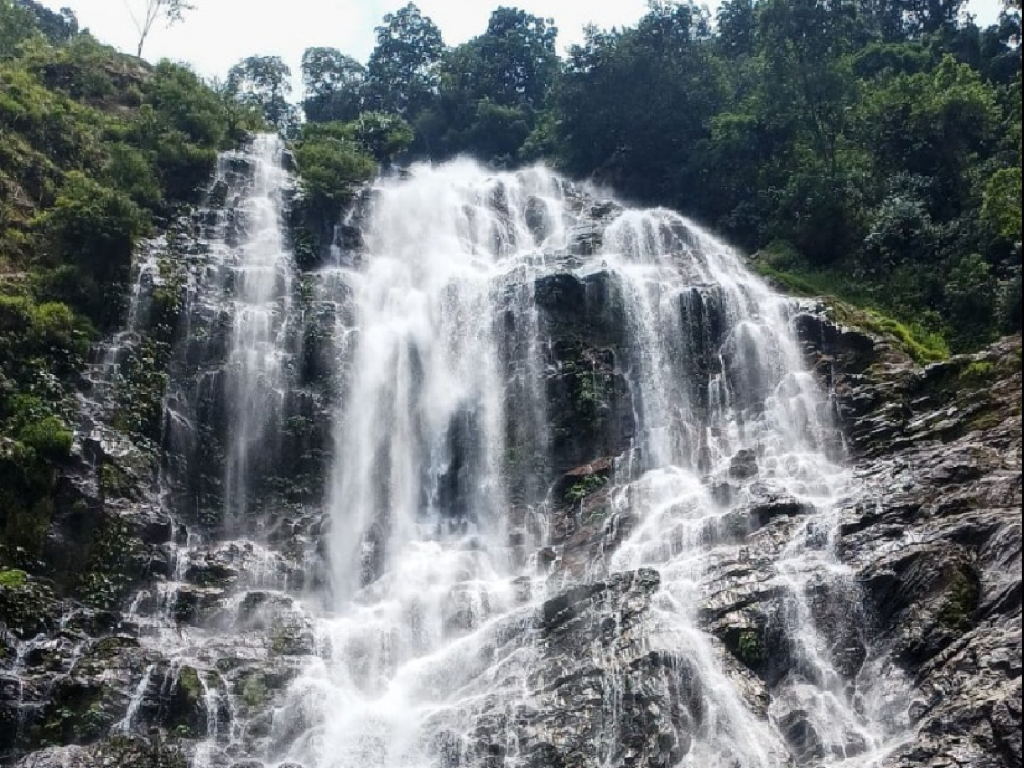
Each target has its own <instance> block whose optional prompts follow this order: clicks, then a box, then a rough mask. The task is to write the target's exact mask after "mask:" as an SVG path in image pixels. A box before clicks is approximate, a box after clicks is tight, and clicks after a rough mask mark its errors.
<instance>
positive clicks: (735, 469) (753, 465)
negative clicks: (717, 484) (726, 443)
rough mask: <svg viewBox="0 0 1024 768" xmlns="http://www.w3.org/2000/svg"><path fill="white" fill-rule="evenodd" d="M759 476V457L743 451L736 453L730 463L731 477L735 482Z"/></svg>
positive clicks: (751, 452) (748, 451)
mask: <svg viewBox="0 0 1024 768" xmlns="http://www.w3.org/2000/svg"><path fill="white" fill-rule="evenodd" d="M756 474H757V455H756V454H755V453H754V451H751V450H747V449H743V450H740V451H737V452H736V455H735V456H733V457H732V461H730V462H729V477H732V478H733V479H735V480H749V479H750V478H752V477H754V476H755V475H756Z"/></svg>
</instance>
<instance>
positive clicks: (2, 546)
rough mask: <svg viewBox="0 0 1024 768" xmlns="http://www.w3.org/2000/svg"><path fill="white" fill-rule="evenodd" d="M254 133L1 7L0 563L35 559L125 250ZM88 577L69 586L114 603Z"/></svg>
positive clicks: (160, 307) (48, 19) (160, 306)
mask: <svg viewBox="0 0 1024 768" xmlns="http://www.w3.org/2000/svg"><path fill="white" fill-rule="evenodd" d="M157 5H158V6H161V7H163V8H164V9H165V10H166V9H167V8H169V7H170V6H167V4H166V3H158V4H157ZM171 5H173V4H171ZM181 7H182V8H183V7H184V5H182V6H181ZM261 125H262V119H261V118H260V117H259V116H258V113H257V112H255V111H253V110H251V109H249V108H248V107H246V106H245V105H244V104H242V103H240V102H239V101H237V100H236V99H234V98H231V97H230V95H229V94H227V93H224V92H219V91H217V90H214V89H213V88H211V87H210V86H208V85H207V84H205V83H204V82H203V81H202V80H201V79H200V78H199V77H197V76H196V75H195V74H194V73H193V72H191V71H190V70H188V69H187V68H185V67H182V66H179V65H177V64H171V63H169V62H161V63H159V64H157V65H156V66H149V65H147V64H145V63H144V62H142V61H140V60H138V59H135V58H131V57H128V56H124V55H122V54H119V53H117V52H116V51H114V50H113V49H111V48H109V47H106V46H103V45H101V44H100V43H98V42H97V41H96V40H94V39H93V38H92V37H91V36H89V35H88V34H87V33H81V32H79V29H78V23H77V21H76V19H75V18H74V15H73V14H71V13H70V12H69V11H62V12H61V13H59V14H57V13H53V12H51V11H48V10H47V9H45V8H44V7H43V6H41V5H40V4H38V3H36V2H33V0H0V565H3V566H16V567H29V566H30V565H32V564H34V563H35V562H36V558H37V557H38V556H39V554H40V551H41V547H42V544H43V541H44V537H45V534H46V531H47V528H48V526H49V524H50V520H51V518H52V516H53V515H54V514H55V513H56V512H57V511H58V510H57V509H56V507H55V505H56V503H57V502H56V501H55V498H54V497H55V487H56V486H55V484H56V478H57V473H58V471H59V468H60V466H61V465H62V464H63V463H65V462H66V461H67V460H68V457H69V456H70V454H71V451H72V445H73V439H74V435H73V432H72V425H73V423H74V420H75V415H76V409H77V402H76V399H75V393H76V389H77V388H78V387H79V386H80V380H79V376H80V373H81V370H82V368H83V367H84V363H85V360H86V355H87V354H88V352H89V347H90V344H91V342H92V341H93V340H94V339H95V338H96V336H97V333H98V332H103V331H107V330H109V329H110V328H112V327H116V326H117V325H118V324H120V323H121V321H122V315H123V311H124V306H125V304H124V297H125V293H126V291H125V287H126V284H127V281H128V279H129V277H130V274H129V273H130V270H131V260H132V254H133V252H134V251H135V248H136V246H137V244H138V243H139V241H140V240H141V239H142V238H144V237H147V236H149V235H151V234H152V233H153V232H154V231H155V230H156V228H157V227H162V226H164V225H166V224H167V223H168V222H170V221H172V220H173V219H174V218H175V217H177V216H178V215H179V214H180V213H181V211H182V210H183V208H184V207H185V206H188V205H189V204H191V203H193V202H195V201H197V200H198V199H199V196H200V195H201V194H202V190H203V189H204V188H205V186H206V185H207V184H208V183H209V178H210V175H211V173H212V171H213V168H214V164H215V162H216V157H217V152H218V151H219V150H221V149H223V148H226V147H230V146H233V145H234V144H236V143H237V142H238V140H239V139H240V138H241V137H242V136H243V135H244V133H245V131H246V130H249V129H252V128H258V127H260V126H261ZM171 271H172V272H174V271H175V270H171ZM166 292H167V295H166V296H163V295H160V292H159V291H158V295H156V296H154V305H155V306H154V327H155V328H156V331H155V332H154V341H153V345H152V346H153V348H152V349H150V348H145V349H143V350H141V351H140V352H139V353H138V355H137V356H138V357H139V358H140V359H139V360H136V361H134V364H133V365H129V366H128V367H127V368H128V379H129V382H128V383H129V384H130V386H129V387H126V394H125V397H126V398H127V399H128V400H130V402H128V403H126V404H125V406H124V407H123V408H122V409H121V415H120V416H119V419H120V420H121V421H122V422H123V424H122V426H123V427H124V428H125V429H126V430H127V431H130V432H132V433H134V434H137V435H143V436H149V437H152V436H153V435H154V434H156V433H157V432H158V429H159V413H155V412H154V411H155V409H154V405H153V404H154V402H155V403H157V405H158V404H159V401H160V398H161V397H162V394H163V386H164V379H163V374H162V368H163V366H164V365H165V364H166V357H167V354H169V352H168V347H167V342H168V341H169V337H170V335H171V330H170V329H171V328H172V326H173V320H174V312H175V311H176V309H177V306H176V304H177V301H178V298H177V286H173V285H168V286H167V289H166ZM114 479H115V478H113V477H112V476H110V474H109V469H108V470H106V474H105V475H104V477H103V478H102V480H103V481H104V482H105V490H106V491H108V492H119V491H118V488H117V486H119V485H120V484H119V483H116V482H113V481H114ZM100 570H102V568H101V567H100V566H99V565H97V568H96V569H95V571H96V572H90V573H87V574H84V575H83V576H82V579H83V583H84V582H85V581H88V582H89V589H90V591H91V592H94V593H96V594H97V595H98V594H99V593H104V594H107V595H109V594H116V593H117V590H118V588H119V585H114V586H113V587H111V586H110V585H108V584H106V582H105V581H104V578H103V577H102V574H100V573H99V571H100Z"/></svg>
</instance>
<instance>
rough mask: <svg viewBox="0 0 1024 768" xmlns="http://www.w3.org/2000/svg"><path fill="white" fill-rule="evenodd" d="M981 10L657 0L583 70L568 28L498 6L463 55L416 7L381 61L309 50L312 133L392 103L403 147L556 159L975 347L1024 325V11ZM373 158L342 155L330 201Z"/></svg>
mask: <svg viewBox="0 0 1024 768" xmlns="http://www.w3.org/2000/svg"><path fill="white" fill-rule="evenodd" d="M963 6H964V3H963V1H962V0H941V1H940V2H919V1H918V0H758V2H754V1H753V0H725V1H724V2H723V3H721V5H720V6H719V9H718V13H717V15H716V16H715V17H714V18H712V17H711V16H710V15H709V13H708V12H707V10H706V9H705V8H704V7H702V6H698V5H695V4H692V3H676V2H661V1H655V2H652V3H651V5H650V10H649V12H648V13H647V14H646V15H645V16H644V17H643V18H642V19H641V20H640V21H639V22H638V23H637V24H636V25H635V26H634V27H629V28H623V29H614V30H599V29H595V28H592V29H590V30H589V31H588V32H587V36H586V40H585V42H584V44H583V45H579V46H574V47H573V48H571V50H570V51H569V52H568V56H567V58H566V59H565V60H559V59H558V57H557V56H556V48H555V35H556V30H555V28H554V27H553V26H552V23H551V21H550V20H544V19H540V18H538V17H536V16H532V15H530V14H527V13H525V12H523V11H520V10H517V9H513V8H498V9H497V10H496V11H494V13H493V14H492V16H491V19H490V22H489V24H488V26H487V29H486V30H485V31H484V32H483V34H481V35H479V36H478V37H475V38H473V39H472V40H470V41H468V42H466V43H464V44H462V45H459V46H455V47H446V46H445V45H444V43H443V41H442V39H441V35H440V33H439V31H438V29H437V27H436V26H435V25H434V24H433V23H432V22H431V21H430V19H428V18H426V17H425V16H423V14H422V13H421V12H420V11H419V9H417V8H416V6H414V5H412V4H410V5H408V6H406V7H405V8H403V9H401V10H400V11H398V12H396V13H394V14H389V15H388V16H386V17H385V18H384V21H383V24H382V25H381V26H380V27H379V28H378V29H377V46H376V48H375V49H374V51H373V53H372V54H371V56H370V59H369V61H368V63H367V65H366V66H364V65H362V64H361V63H359V62H358V61H356V60H354V59H352V58H351V57H349V56H346V55H345V54H343V53H341V52H340V51H337V50H335V49H332V48H311V49H309V50H308V51H307V52H306V55H305V57H304V58H303V62H302V80H303V83H304V86H305V97H304V99H303V102H302V107H303V111H304V115H305V120H306V121H307V123H306V124H307V127H306V128H304V129H303V133H304V134H305V135H307V136H308V135H311V134H309V131H310V129H309V127H308V126H309V124H316V123H329V122H336V123H349V124H350V123H352V121H354V120H356V119H357V118H358V117H359V115H360V114H361V113H365V112H372V113H374V114H378V115H379V114H381V113H383V114H390V115H392V116H394V117H395V118H400V119H401V120H403V121H405V123H407V124H408V126H410V127H411V128H412V136H411V140H410V141H409V142H408V146H409V148H408V151H407V152H405V153H404V155H402V157H403V159H409V158H417V157H419V158H422V157H426V158H430V159H438V160H439V159H444V158H447V157H451V156H453V155H455V154H459V153H468V154H472V155H475V156H477V157H479V158H480V159H482V160H484V161H485V162H489V163H492V164H494V165H496V166H509V165H513V164H516V163H522V162H527V161H531V160H544V161H547V162H550V163H552V164H554V165H556V166H557V167H559V168H561V169H563V170H564V171H566V172H567V173H568V174H570V175H571V176H575V177H579V178H593V179H595V180H597V181H599V182H604V183H608V184H610V185H612V186H613V187H614V188H615V189H616V190H618V192H619V193H620V194H622V195H623V196H625V197H626V198H628V199H634V200H637V201H640V202H644V203H649V204H659V205H667V206H671V207H674V208H678V209H680V210H682V211H684V212H687V213H688V214H690V215H692V216H694V217H695V218H697V219H698V220H700V221H702V222H705V223H707V224H708V225H710V226H711V227H713V228H714V229H716V230H719V231H722V232H724V233H725V234H726V236H727V237H729V238H730V239H732V240H733V241H734V242H736V243H737V244H738V245H740V246H741V247H743V248H744V249H747V250H749V251H757V252H758V259H757V261H756V263H757V264H758V265H759V266H760V268H761V269H762V270H763V271H765V272H767V273H770V274H772V275H774V276H776V277H778V278H779V279H781V280H784V281H785V282H787V284H788V285H789V286H790V287H803V288H804V289H806V290H810V291H814V292H831V293H836V294H839V295H841V296H843V297H845V298H848V299H851V300H854V301H855V302H857V303H861V304H867V305H874V306H876V307H879V308H881V309H884V310H886V311H887V312H888V313H890V314H893V315H896V316H897V317H900V318H901V319H903V320H906V321H908V322H909V323H912V324H913V325H915V326H916V327H917V329H918V331H919V332H920V333H922V335H926V336H927V335H930V336H932V337H933V340H935V342H936V343H938V344H940V345H941V344H942V338H943V337H944V338H945V339H946V341H948V344H949V346H950V347H952V348H953V349H954V350H960V349H969V348H973V347H976V346H977V345H979V344H981V343H984V342H985V341H988V340H991V339H992V338H994V337H995V336H996V335H997V334H999V333H1002V332H1008V331H1014V330H1019V329H1020V323H1021V312H1020V295H1021V283H1020V242H1021V74H1020V72H1021V67H1020V61H1021V59H1020V48H1019V43H1020V4H1019V2H1011V3H1010V4H1009V5H1008V7H1007V8H1006V11H1005V12H1004V13H1003V15H1002V16H1001V18H1000V20H999V23H998V24H996V25H994V26H992V27H989V28H987V29H981V28H979V27H978V26H976V25H975V24H974V23H973V22H972V21H971V20H970V18H968V17H966V16H965V15H964V13H963ZM281 80H282V82H286V81H287V73H282V74H281ZM278 114H280V109H279V108H278V106H275V101H274V100H273V99H271V100H268V102H267V116H268V118H269V119H271V120H272V121H273V122H277V123H278V124H281V121H280V120H278V119H277V115H278ZM295 120H296V118H295V117H294V116H293V117H292V118H291V122H290V123H288V124H287V125H283V126H282V127H284V128H285V130H289V131H294V130H296V129H295V127H294V121H295ZM285 122H288V121H285ZM342 133H345V132H344V131H334V132H333V134H332V135H337V136H340V135H342ZM348 135H351V131H349V132H348ZM318 141H319V140H318ZM307 146H308V145H307ZM305 154H306V156H307V157H306V159H307V161H311V162H313V163H315V164H319V162H320V161H319V158H326V157H327V156H328V155H327V154H326V150H323V149H322V148H317V149H316V151H315V152H314V151H313V149H312V148H310V149H307V150H305ZM302 166H303V158H302V156H301V153H300V170H301V169H302ZM353 167H354V166H353V165H352V164H351V163H348V164H347V165H346V164H344V163H339V158H338V157H336V156H335V157H334V159H332V160H331V161H330V162H329V163H328V164H327V165H325V166H324V167H322V168H320V169H319V170H318V171H317V173H316V176H317V179H316V180H315V181H313V185H314V186H315V187H316V188H318V189H319V190H320V191H318V192H317V194H318V195H322V182H323V181H324V180H325V179H326V177H327V175H330V174H333V175H334V176H335V177H336V178H337V179H342V180H344V179H348V178H352V177H353V175H352V174H351V173H348V172H347V171H346V170H345V168H348V169H352V168H353ZM331 168H333V169H334V170H330V169H331Z"/></svg>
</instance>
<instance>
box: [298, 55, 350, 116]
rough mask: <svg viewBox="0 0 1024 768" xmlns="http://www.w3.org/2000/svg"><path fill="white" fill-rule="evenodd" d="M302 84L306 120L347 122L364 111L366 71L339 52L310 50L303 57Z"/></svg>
mask: <svg viewBox="0 0 1024 768" xmlns="http://www.w3.org/2000/svg"><path fill="white" fill-rule="evenodd" d="M302 84H303V85H304V86H305V90H306V93H305V98H304V99H303V102H302V108H303V110H304V112H305V113H306V119H307V120H309V121H310V122H314V123H323V122H329V121H334V120H338V121H341V122H348V121H350V120H355V119H356V117H358V115H359V112H360V110H361V109H362V102H363V91H364V89H365V85H366V67H364V66H363V65H362V64H360V63H359V62H358V61H356V60H355V59H353V58H352V57H351V56H346V55H345V54H343V53H342V52H341V51H339V50H337V49H336V48H307V49H306V52H305V53H303V54H302Z"/></svg>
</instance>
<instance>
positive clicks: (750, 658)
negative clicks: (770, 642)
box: [736, 629, 768, 667]
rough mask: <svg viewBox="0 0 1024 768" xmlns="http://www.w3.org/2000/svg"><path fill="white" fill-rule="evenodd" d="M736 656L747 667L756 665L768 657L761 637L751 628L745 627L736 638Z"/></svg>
mask: <svg viewBox="0 0 1024 768" xmlns="http://www.w3.org/2000/svg"><path fill="white" fill-rule="evenodd" d="M736 656H737V657H738V658H739V660H740V661H742V662H743V663H744V664H746V665H747V666H748V667H756V666H757V665H758V664H761V663H762V662H764V661H765V660H766V659H767V658H768V654H767V652H766V651H765V647H764V643H762V642H761V637H760V636H759V635H758V633H757V632H755V631H754V630H752V629H745V630H743V631H742V632H740V633H739V636H738V637H737V639H736Z"/></svg>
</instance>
